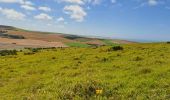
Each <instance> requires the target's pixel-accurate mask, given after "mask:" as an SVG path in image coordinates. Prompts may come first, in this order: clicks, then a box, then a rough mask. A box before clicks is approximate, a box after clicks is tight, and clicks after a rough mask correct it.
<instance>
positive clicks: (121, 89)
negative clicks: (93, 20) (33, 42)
mask: <svg viewBox="0 0 170 100" xmlns="http://www.w3.org/2000/svg"><path fill="white" fill-rule="evenodd" d="M28 52H30V53H28ZM169 54H170V45H169V44H164V43H160V44H135V45H123V50H116V49H113V48H112V47H109V46H106V47H100V48H58V49H46V50H39V51H36V52H32V51H30V50H24V51H22V52H18V54H17V55H9V56H0V97H1V99H14V100H15V99H17V100H20V99H26V100H27V99H33V100H37V99H38V100H47V99H54V98H56V99H58V100H66V99H67V100H68V99H70V100H82V99H85V100H89V99H91V100H108V99H110V100H120V99H124V100H127V99H138V100H147V99H150V100H155V99H159V100H160V99H168V98H169V97H170V55H169Z"/></svg>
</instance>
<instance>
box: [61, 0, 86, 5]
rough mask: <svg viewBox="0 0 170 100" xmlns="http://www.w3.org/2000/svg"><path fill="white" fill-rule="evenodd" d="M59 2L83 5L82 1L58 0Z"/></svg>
mask: <svg viewBox="0 0 170 100" xmlns="http://www.w3.org/2000/svg"><path fill="white" fill-rule="evenodd" d="M59 1H60V2H66V3H73V4H84V1H83V0H59Z"/></svg>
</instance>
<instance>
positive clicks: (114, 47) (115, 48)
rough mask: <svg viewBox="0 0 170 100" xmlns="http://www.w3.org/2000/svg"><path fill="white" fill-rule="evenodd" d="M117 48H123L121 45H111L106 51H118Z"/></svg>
mask: <svg viewBox="0 0 170 100" xmlns="http://www.w3.org/2000/svg"><path fill="white" fill-rule="evenodd" d="M118 50H123V47H121V46H113V47H111V48H109V49H108V51H118Z"/></svg>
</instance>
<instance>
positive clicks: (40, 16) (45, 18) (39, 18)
mask: <svg viewBox="0 0 170 100" xmlns="http://www.w3.org/2000/svg"><path fill="white" fill-rule="evenodd" d="M34 18H35V19H38V20H52V19H53V18H52V17H51V16H50V15H48V14H45V13H41V14H39V15H36V16H34Z"/></svg>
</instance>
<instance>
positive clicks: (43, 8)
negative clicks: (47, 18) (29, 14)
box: [38, 6, 51, 12]
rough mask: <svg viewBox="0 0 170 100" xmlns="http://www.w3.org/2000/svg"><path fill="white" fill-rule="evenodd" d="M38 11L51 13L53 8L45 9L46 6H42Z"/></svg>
mask: <svg viewBox="0 0 170 100" xmlns="http://www.w3.org/2000/svg"><path fill="white" fill-rule="evenodd" d="M38 9H39V10H42V11H46V12H49V11H51V8H49V7H45V6H41V7H39V8H38Z"/></svg>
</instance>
